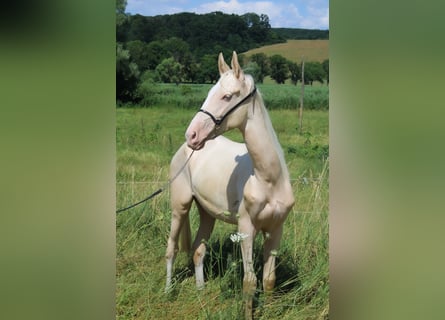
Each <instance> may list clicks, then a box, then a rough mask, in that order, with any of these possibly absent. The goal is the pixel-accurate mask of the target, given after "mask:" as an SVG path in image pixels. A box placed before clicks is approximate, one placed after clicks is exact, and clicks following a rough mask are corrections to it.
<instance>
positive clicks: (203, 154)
mask: <svg viewBox="0 0 445 320" xmlns="http://www.w3.org/2000/svg"><path fill="white" fill-rule="evenodd" d="M190 152H191V151H190ZM188 167H189V172H190V182H191V187H192V192H193V196H194V197H195V199H196V200H197V201H198V202H199V203H200V204H201V206H202V207H204V209H205V210H206V211H207V212H208V213H209V214H211V215H213V216H215V217H216V218H219V219H221V220H224V221H227V222H231V223H236V213H238V208H239V205H240V203H241V200H242V198H243V190H244V186H245V184H246V181H247V180H248V179H249V177H250V176H251V175H252V174H253V166H252V160H251V158H250V156H249V154H248V152H247V149H246V146H245V144H243V143H237V142H234V141H231V140H229V139H227V138H225V137H222V136H220V137H217V138H215V139H213V140H209V141H207V142H206V145H205V147H204V148H203V149H201V150H198V151H195V153H194V154H193V156H192V157H191V158H190V162H189V165H188ZM228 212H230V213H231V214H230V215H229V214H228Z"/></svg>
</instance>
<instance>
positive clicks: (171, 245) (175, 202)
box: [165, 176, 193, 292]
mask: <svg viewBox="0 0 445 320" xmlns="http://www.w3.org/2000/svg"><path fill="white" fill-rule="evenodd" d="M188 185H190V184H189V183H187V180H185V179H184V177H183V176H179V177H178V178H177V179H176V180H175V181H174V182H173V183H172V184H171V187H170V189H171V193H170V194H171V199H170V201H171V208H172V220H171V227H170V235H169V237H168V243H167V250H166V253H165V259H166V267H167V281H166V285H165V291H166V292H168V291H169V290H170V288H171V285H172V273H173V263H174V261H175V258H176V254H177V253H178V239H179V234H180V232H181V229H182V231H183V232H186V233H187V234H190V222H189V218H188V214H189V210H190V207H191V205H192V202H193V197H192V192H191V190H190V188H187V186H188ZM188 247H190V244H188ZM188 250H189V249H188Z"/></svg>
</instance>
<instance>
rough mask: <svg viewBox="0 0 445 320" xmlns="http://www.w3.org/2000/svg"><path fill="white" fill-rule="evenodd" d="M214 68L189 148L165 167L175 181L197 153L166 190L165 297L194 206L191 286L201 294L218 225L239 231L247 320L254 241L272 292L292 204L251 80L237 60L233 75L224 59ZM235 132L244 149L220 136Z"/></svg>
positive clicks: (279, 151) (187, 238)
mask: <svg viewBox="0 0 445 320" xmlns="http://www.w3.org/2000/svg"><path fill="white" fill-rule="evenodd" d="M218 67H219V73H220V75H221V77H220V79H219V81H218V82H217V83H216V84H215V86H213V87H212V89H211V90H210V91H209V94H208V96H207V99H206V100H205V101H204V104H203V105H202V109H201V110H199V112H198V113H197V114H196V115H195V117H194V118H193V120H192V121H191V123H190V125H189V127H188V129H187V131H186V134H185V137H186V140H187V142H186V143H184V145H183V146H182V147H181V148H180V149H179V150H178V151H177V153H176V154H175V156H174V157H173V159H172V162H171V166H170V176H171V177H172V176H173V175H176V173H177V172H179V171H180V170H181V168H182V166H183V165H184V163H186V162H187V159H188V158H189V156H190V154H191V153H192V150H195V152H194V154H193V155H192V157H190V160H189V162H188V163H187V166H186V167H185V168H184V170H182V171H181V173H180V174H179V175H178V176H177V177H176V178H175V179H174V180H173V182H172V183H171V208H172V221H171V231H170V237H169V239H168V246H167V253H166V259H167V287H166V290H168V289H169V288H170V287H171V280H172V269H173V262H174V260H175V257H176V253H177V251H178V239H179V234H180V231H181V233H182V234H183V235H185V236H181V242H182V243H181V244H182V246H183V247H185V248H186V250H187V249H190V238H191V236H190V234H191V233H190V223H189V218H188V214H189V210H190V206H191V204H192V202H193V200H195V202H196V205H197V208H198V211H199V214H200V225H199V229H198V232H197V235H196V238H195V241H194V243H193V246H192V250H193V252H194V255H193V262H194V264H195V277H196V285H197V287H198V288H202V287H203V286H204V271H203V260H204V256H205V252H206V247H205V241H207V240H208V239H209V237H210V234H211V232H212V230H213V226H214V224H215V218H216V219H220V220H222V221H225V222H228V223H232V224H237V225H238V231H239V233H241V234H242V236H243V238H244V239H243V240H242V241H241V252H242V257H243V267H244V279H243V295H244V299H245V315H246V318H247V319H251V318H252V297H253V295H254V294H255V291H256V286H257V278H256V276H255V272H254V270H253V243H254V239H255V236H256V234H257V233H258V232H260V231H261V232H262V233H263V234H264V254H263V255H264V269H263V290H264V291H265V292H271V291H272V290H273V288H274V286H275V279H276V278H275V257H276V252H277V249H278V246H279V243H280V239H281V236H282V232H283V223H284V221H285V219H286V216H287V215H288V213H289V211H290V210H291V208H292V206H293V204H294V196H293V192H292V189H291V185H290V182H289V173H288V170H287V167H286V163H285V160H284V155H283V151H282V149H281V147H280V144H279V142H278V139H277V137H276V135H275V132H274V130H273V128H272V123H271V121H270V118H269V116H268V114H267V111H266V109H265V107H264V102H263V99H262V97H261V95H260V93H259V92H258V91H257V90H256V87H255V84H254V81H253V79H252V77H251V76H249V75H245V74H244V72H243V71H242V69H241V67H240V65H239V63H238V57H237V55H236V53H235V52H234V53H233V57H232V68H230V67H229V66H228V65H227V64H226V62H225V61H224V58H223V56H222V54H220V55H219V60H218ZM233 128H238V129H239V130H240V131H241V133H242V135H243V137H244V141H245V144H242V143H236V142H233V141H231V140H229V139H227V138H225V137H222V136H220V135H221V134H222V133H224V132H225V131H227V130H230V129H233ZM181 229H182V230H181ZM203 240H205V241H203ZM187 244H188V246H187Z"/></svg>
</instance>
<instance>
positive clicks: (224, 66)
mask: <svg viewBox="0 0 445 320" xmlns="http://www.w3.org/2000/svg"><path fill="white" fill-rule="evenodd" d="M218 69H219V74H220V75H223V73H226V72H227V71H229V70H230V67H229V66H228V65H227V63H226V62H225V61H224V57H223V54H222V52H220V53H219V57H218Z"/></svg>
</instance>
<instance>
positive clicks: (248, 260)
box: [238, 215, 257, 319]
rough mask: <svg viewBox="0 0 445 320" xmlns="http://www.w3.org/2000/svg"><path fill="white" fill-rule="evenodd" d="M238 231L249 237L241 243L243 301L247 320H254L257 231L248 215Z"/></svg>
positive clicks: (243, 219) (239, 223) (239, 225)
mask: <svg viewBox="0 0 445 320" xmlns="http://www.w3.org/2000/svg"><path fill="white" fill-rule="evenodd" d="M238 230H239V232H240V233H242V234H243V235H245V236H247V237H245V238H244V239H243V240H242V241H241V254H242V256H243V267H244V278H243V300H244V308H245V309H244V312H245V318H246V319H252V307H253V306H252V305H253V297H254V295H255V291H256V286H257V278H256V276H255V270H254V269H253V243H254V240H255V235H256V230H255V227H254V226H253V225H252V222H251V221H250V217H249V216H248V215H247V216H246V217H245V218H243V217H241V218H240V220H239V221H238Z"/></svg>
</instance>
